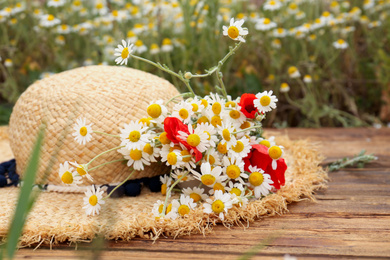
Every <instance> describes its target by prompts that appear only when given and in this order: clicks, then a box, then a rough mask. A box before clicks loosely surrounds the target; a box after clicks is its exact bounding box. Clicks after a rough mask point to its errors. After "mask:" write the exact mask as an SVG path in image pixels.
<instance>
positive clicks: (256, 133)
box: [59, 18, 287, 220]
mask: <svg viewBox="0 0 390 260" xmlns="http://www.w3.org/2000/svg"><path fill="white" fill-rule="evenodd" d="M243 23H244V21H243V20H239V21H234V18H232V19H231V21H230V25H229V26H223V35H225V36H228V37H230V38H231V39H232V40H235V41H237V43H236V44H235V46H234V47H231V48H230V50H229V52H228V53H227V54H226V56H225V57H223V59H222V60H221V61H219V62H218V64H217V65H216V66H214V67H212V68H210V69H209V70H206V72H205V73H204V74H192V73H191V72H181V71H179V72H178V73H176V72H174V71H172V70H171V69H170V68H168V67H167V66H166V65H162V64H160V63H154V62H152V61H150V60H147V59H144V58H142V57H139V56H136V55H134V54H133V45H132V44H131V43H130V42H126V41H124V40H123V41H122V45H118V48H117V49H116V54H115V55H116V56H118V57H117V58H116V60H115V61H116V63H118V64H127V61H128V59H129V58H133V59H138V60H141V61H144V62H147V63H149V64H152V65H154V66H156V67H157V68H159V69H161V70H163V71H165V72H167V73H169V74H171V75H173V76H174V77H177V78H178V79H179V80H181V81H182V82H183V83H184V84H185V85H186V86H187V88H188V92H186V93H183V94H180V95H178V96H176V97H173V98H172V99H170V100H168V101H167V102H165V103H164V102H163V100H154V101H152V102H150V104H149V106H148V107H145V109H146V111H147V114H148V117H145V118H140V119H139V121H133V122H130V123H128V124H124V126H123V128H121V129H120V135H117V136H115V135H114V136H115V137H117V138H120V140H121V144H120V146H118V147H114V148H112V149H109V150H107V151H106V152H104V153H102V154H105V153H107V152H112V151H117V152H119V153H121V154H122V155H123V159H121V160H123V161H125V162H126V163H127V166H128V167H129V168H130V169H131V171H130V174H129V176H128V177H127V178H126V179H125V180H124V181H123V182H122V184H123V183H125V182H126V181H127V180H128V179H129V178H130V177H131V176H132V174H133V173H134V171H142V170H143V169H144V166H145V165H150V164H151V163H153V162H158V161H160V162H162V163H165V164H166V165H168V166H170V167H171V171H170V174H169V175H164V176H161V177H160V180H161V192H162V194H163V195H165V200H164V201H160V200H159V201H157V202H156V203H155V205H154V207H153V210H152V212H151V214H154V216H155V217H157V218H165V219H176V218H178V217H183V216H185V215H186V214H188V213H189V212H190V211H191V210H193V209H195V208H196V207H203V209H204V212H205V213H207V214H213V215H214V216H215V217H219V218H220V219H221V220H223V219H224V213H226V212H228V210H229V209H231V208H232V207H245V206H246V205H247V203H248V202H249V201H250V200H258V199H262V198H263V197H265V196H267V195H268V194H270V193H273V192H276V191H277V190H278V189H280V187H281V186H283V185H284V183H285V178H284V173H285V171H286V169H287V166H286V163H285V161H284V159H283V158H282V157H283V153H284V151H283V147H282V146H278V145H276V143H275V141H274V138H273V137H271V138H269V139H265V138H263V137H262V124H261V121H262V120H263V119H264V118H265V113H267V112H269V111H271V110H272V109H275V108H276V102H277V101H278V100H277V98H276V97H275V96H274V95H273V93H272V91H264V92H262V93H258V94H248V93H245V94H243V95H242V96H241V97H238V98H236V99H233V98H232V97H230V96H229V95H228V94H227V93H226V90H225V86H224V83H223V75H222V73H221V72H220V69H221V67H222V66H223V64H224V62H225V61H226V60H227V59H228V58H229V57H230V56H231V55H233V54H234V53H235V51H236V50H237V49H238V48H239V47H240V46H241V45H242V44H243V43H245V37H246V36H247V34H248V30H247V29H246V28H243V27H242V25H243ZM214 74H215V75H216V77H217V79H218V82H219V85H218V86H216V93H210V94H209V95H207V96H205V97H200V96H197V95H196V94H195V93H194V91H193V89H192V87H191V84H190V81H191V79H193V78H201V77H207V76H212V75H214ZM171 103H174V105H172V104H171ZM170 104H171V106H169V105H170ZM169 107H173V108H172V110H171V111H170V109H168V108H169ZM92 134H105V133H102V132H99V131H94V130H93V126H92V125H91V124H88V123H87V119H85V118H79V119H78V120H77V122H76V124H75V125H74V133H73V135H74V136H75V140H76V141H77V142H78V143H80V144H85V143H86V142H89V141H91V140H92ZM110 136H113V135H110ZM102 154H99V155H97V156H96V157H95V158H93V159H92V160H91V161H89V162H88V163H85V164H79V163H77V162H64V163H63V164H61V165H60V170H59V177H60V178H61V180H62V182H63V183H65V184H67V185H78V184H81V183H82V178H84V177H86V178H89V179H90V180H93V174H91V172H92V171H93V170H95V169H97V168H99V167H100V166H102V165H106V164H109V163H112V162H116V161H118V160H115V161H112V162H105V163H104V164H102V165H98V166H95V167H93V168H91V167H90V164H91V163H92V162H93V161H94V160H95V159H96V158H98V157H99V156H101V155H102ZM183 182H185V183H190V185H187V187H186V188H181V189H178V187H180V186H181V185H178V184H180V183H183ZM120 185H121V184H120ZM120 185H118V186H117V187H116V188H118V187H119V186H120ZM116 188H115V189H116ZM115 189H113V190H112V191H111V192H110V193H109V194H108V195H107V196H105V197H103V195H104V191H103V190H102V189H100V187H95V186H91V187H89V188H88V190H87V191H86V192H85V197H84V208H85V210H86V213H87V214H88V215H95V214H99V211H100V209H101V205H102V204H104V203H105V200H106V199H107V198H108V197H110V195H112V193H113V192H114V191H115ZM174 191H175V192H177V191H179V192H180V197H179V199H173V200H171V201H169V200H170V198H171V194H172V193H173V192H174Z"/></svg>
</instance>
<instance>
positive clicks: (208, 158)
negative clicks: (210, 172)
mask: <svg viewBox="0 0 390 260" xmlns="http://www.w3.org/2000/svg"><path fill="white" fill-rule="evenodd" d="M206 161H207V162H209V163H210V164H211V165H213V164H214V163H215V158H214V156H212V155H210V154H209V155H208V156H206Z"/></svg>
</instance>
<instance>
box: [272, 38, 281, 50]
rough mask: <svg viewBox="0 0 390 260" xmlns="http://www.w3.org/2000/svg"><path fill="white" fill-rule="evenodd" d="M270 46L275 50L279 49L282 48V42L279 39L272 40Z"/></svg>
mask: <svg viewBox="0 0 390 260" xmlns="http://www.w3.org/2000/svg"><path fill="white" fill-rule="evenodd" d="M271 46H272V47H273V48H275V49H280V48H281V47H282V42H281V41H280V40H279V39H273V40H272V42H271Z"/></svg>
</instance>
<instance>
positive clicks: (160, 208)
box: [158, 204, 164, 214]
mask: <svg viewBox="0 0 390 260" xmlns="http://www.w3.org/2000/svg"><path fill="white" fill-rule="evenodd" d="M163 209H164V204H161V205H160V206H159V207H158V213H160V214H161V213H162V212H163Z"/></svg>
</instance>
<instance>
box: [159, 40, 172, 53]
mask: <svg viewBox="0 0 390 260" xmlns="http://www.w3.org/2000/svg"><path fill="white" fill-rule="evenodd" d="M161 51H162V52H171V51H173V44H172V41H171V39H169V38H164V40H163V41H162V44H161Z"/></svg>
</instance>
